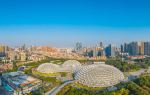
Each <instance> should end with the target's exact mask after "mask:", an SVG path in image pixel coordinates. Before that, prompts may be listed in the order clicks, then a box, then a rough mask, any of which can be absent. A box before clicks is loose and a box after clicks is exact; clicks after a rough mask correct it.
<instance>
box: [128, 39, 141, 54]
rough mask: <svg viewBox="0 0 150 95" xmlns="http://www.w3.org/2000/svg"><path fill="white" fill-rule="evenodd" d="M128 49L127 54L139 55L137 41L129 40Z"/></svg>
mask: <svg viewBox="0 0 150 95" xmlns="http://www.w3.org/2000/svg"><path fill="white" fill-rule="evenodd" d="M128 51H129V55H131V56H136V55H139V47H138V42H131V43H129V45H128Z"/></svg>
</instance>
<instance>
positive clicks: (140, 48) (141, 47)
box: [138, 42, 144, 55]
mask: <svg viewBox="0 0 150 95" xmlns="http://www.w3.org/2000/svg"><path fill="white" fill-rule="evenodd" d="M138 51H139V53H138V54H139V55H144V42H138Z"/></svg>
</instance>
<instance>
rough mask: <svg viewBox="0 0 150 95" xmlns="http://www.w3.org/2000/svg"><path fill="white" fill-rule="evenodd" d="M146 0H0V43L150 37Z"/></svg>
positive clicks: (62, 44)
mask: <svg viewBox="0 0 150 95" xmlns="http://www.w3.org/2000/svg"><path fill="white" fill-rule="evenodd" d="M149 5H150V1H149V0H0V38H1V39H0V43H3V44H9V45H21V44H23V43H25V44H28V45H31V44H32V45H51V46H56V47H72V46H73V45H74V44H75V42H77V41H81V42H83V43H84V44H85V45H93V44H96V43H97V42H99V41H103V42H104V43H105V44H108V43H113V44H120V43H122V42H129V41H140V40H144V41H148V40H150V6H149Z"/></svg>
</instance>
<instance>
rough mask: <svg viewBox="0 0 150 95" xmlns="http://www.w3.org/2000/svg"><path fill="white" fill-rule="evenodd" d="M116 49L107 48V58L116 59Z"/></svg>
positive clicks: (109, 46) (112, 47) (110, 46)
mask: <svg viewBox="0 0 150 95" xmlns="http://www.w3.org/2000/svg"><path fill="white" fill-rule="evenodd" d="M116 50H117V49H116V47H115V46H113V45H111V44H110V45H108V46H107V47H106V48H105V53H106V56H107V57H115V56H116Z"/></svg>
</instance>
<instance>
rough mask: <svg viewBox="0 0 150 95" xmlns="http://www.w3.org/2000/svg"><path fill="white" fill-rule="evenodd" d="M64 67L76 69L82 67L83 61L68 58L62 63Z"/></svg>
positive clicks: (70, 69) (71, 69)
mask: <svg viewBox="0 0 150 95" xmlns="http://www.w3.org/2000/svg"><path fill="white" fill-rule="evenodd" d="M62 67H63V68H65V69H66V70H68V71H74V70H76V69H77V68H79V67H81V63H80V62H78V61H76V60H68V61H65V62H64V63H63V64H62Z"/></svg>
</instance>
